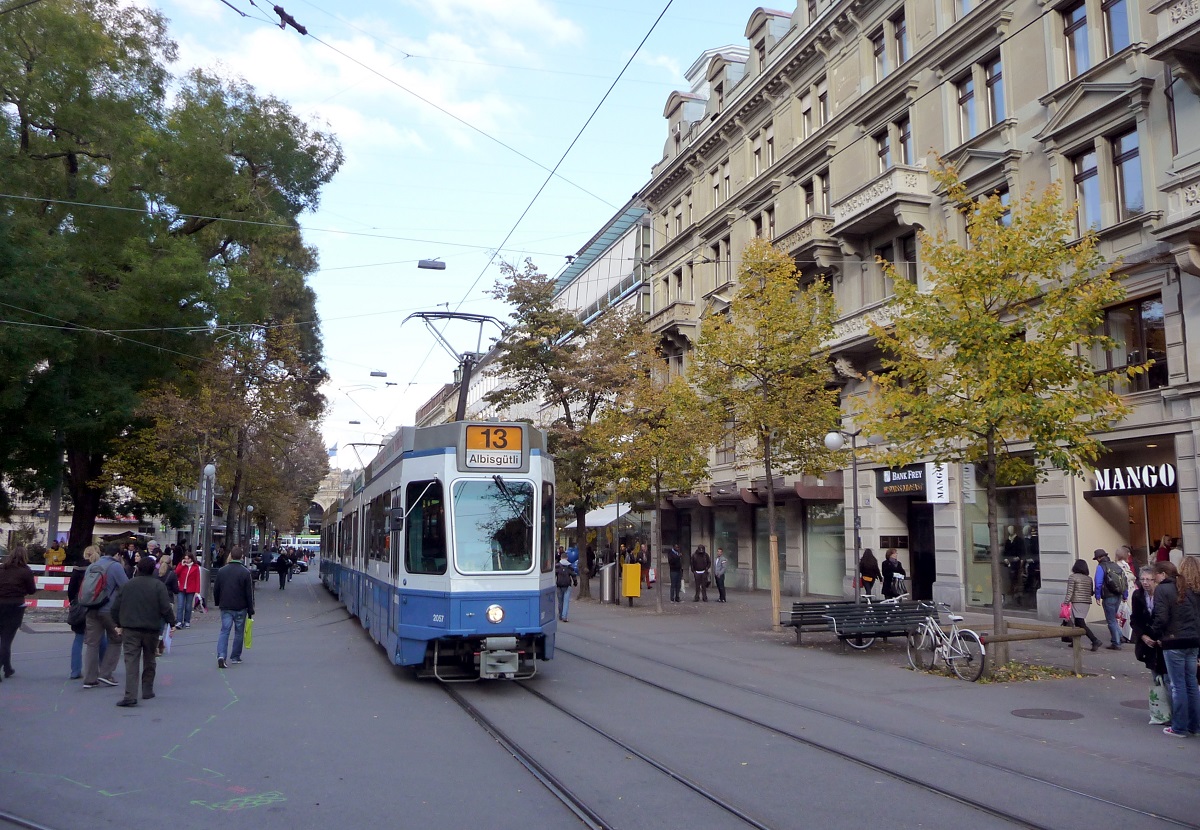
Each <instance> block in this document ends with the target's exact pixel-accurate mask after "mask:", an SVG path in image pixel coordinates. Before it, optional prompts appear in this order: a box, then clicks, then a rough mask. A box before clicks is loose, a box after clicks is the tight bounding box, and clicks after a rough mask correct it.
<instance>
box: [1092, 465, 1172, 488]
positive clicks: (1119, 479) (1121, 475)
mask: <svg viewBox="0 0 1200 830" xmlns="http://www.w3.org/2000/svg"><path fill="white" fill-rule="evenodd" d="M1093 478H1094V480H1095V483H1096V489H1095V490H1094V491H1093V492H1094V493H1095V495H1105V496H1135V495H1146V494H1149V493H1174V492H1176V490H1177V489H1178V488H1177V487H1176V476H1175V465H1173V464H1159V465H1158V466H1154V465H1152V464H1143V465H1141V466H1125V467H1105V468H1104V469H1101V470H1095V471H1094V472H1093Z"/></svg>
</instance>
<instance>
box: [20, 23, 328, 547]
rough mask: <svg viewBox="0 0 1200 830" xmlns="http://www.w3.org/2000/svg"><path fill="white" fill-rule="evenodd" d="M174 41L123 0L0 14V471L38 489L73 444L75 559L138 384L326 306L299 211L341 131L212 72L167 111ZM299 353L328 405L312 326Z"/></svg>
mask: <svg viewBox="0 0 1200 830" xmlns="http://www.w3.org/2000/svg"><path fill="white" fill-rule="evenodd" d="M174 53H175V47H174V44H173V43H172V42H171V41H170V40H169V38H168V37H167V32H166V26H165V22H164V20H163V18H162V17H161V16H160V15H158V14H157V13H154V12H150V11H146V10H144V9H139V8H135V7H129V6H127V5H126V4H122V3H118V2H116V0H63V2H58V3H43V4H34V5H30V6H27V7H24V8H21V9H17V10H14V11H13V12H12V13H11V14H9V15H6V16H5V25H4V26H3V27H0V99H2V100H3V101H4V103H5V107H4V108H2V109H0V156H2V157H3V158H4V164H0V192H2V193H6V194H17V196H19V197H20V198H12V197H6V199H5V201H4V208H3V210H2V211H0V234H2V235H3V240H2V241H0V303H4V305H5V308H6V315H8V316H10V317H15V318H16V319H17V322H16V323H10V324H6V325H5V326H4V327H3V328H0V365H2V367H3V368H2V369H0V474H2V475H3V476H5V481H6V482H8V484H10V485H11V486H13V487H14V488H15V489H17V490H19V491H21V492H24V493H27V494H31V495H32V494H35V493H38V492H45V491H47V490H49V489H51V488H52V487H53V486H54V484H55V482H56V481H58V480H61V478H62V460H63V457H64V455H65V458H66V471H67V473H66V481H67V485H68V490H69V494H68V495H69V500H70V502H71V504H72V506H73V514H72V527H71V536H70V545H69V547H70V548H71V549H72V550H73V551H75V552H78V550H79V549H80V548H82V547H83V546H84V545H86V544H87V543H88V542H90V540H91V535H92V528H93V525H94V520H95V517H96V515H97V513H98V512H100V511H101V510H105V509H108V507H107V506H108V505H109V504H110V503H111V502H112V498H113V493H111V492H108V491H106V490H105V489H104V487H103V482H105V481H106V480H107V481H109V482H111V481H112V480H113V478H112V476H111V475H108V476H106V474H105V464H106V462H107V460H108V458H109V457H110V456H111V455H112V453H113V452H114V450H115V448H116V444H117V442H118V441H121V440H124V439H126V438H128V437H129V436H130V434H131V433H133V432H136V431H138V430H140V429H143V428H145V427H146V426H147V425H148V421H147V420H145V418H144V417H142V415H140V414H139V412H142V410H140V409H139V408H140V407H141V405H142V403H143V400H144V397H145V396H146V395H147V394H150V393H151V392H152V391H153V390H157V389H162V388H164V387H165V386H166V385H175V386H179V387H182V386H184V385H185V381H186V380H187V379H188V378H201V377H203V376H204V373H205V372H206V371H211V372H219V371H220V370H221V367H222V365H223V362H224V360H225V355H224V354H223V351H222V349H223V345H222V341H221V340H220V338H221V337H222V336H223V335H224V334H225V333H227V332H228V331H229V330H230V327H231V326H233V327H241V326H244V325H245V324H247V323H251V322H263V323H272V322H276V321H281V320H285V319H286V318H287V317H288V316H289V315H288V314H284V313H282V312H283V310H285V309H292V310H293V311H294V313H293V314H291V315H290V316H292V317H293V319H303V320H312V319H314V317H315V315H313V314H312V298H311V291H309V290H308V289H307V287H306V286H304V275H305V274H307V273H308V272H309V271H310V270H311V269H312V267H314V262H315V260H314V258H313V254H312V252H311V251H310V250H308V249H307V248H305V247H304V246H303V245H302V244H301V243H300V241H299V233H298V226H297V224H296V216H297V215H298V213H299V212H300V211H301V210H304V209H308V208H311V207H312V206H314V205H315V204H316V199H317V195H318V193H319V190H320V187H321V186H322V185H323V184H324V183H325V182H327V181H328V180H329V178H330V177H331V176H332V175H333V173H334V171H336V169H337V166H338V165H339V164H340V162H341V151H340V149H339V148H338V147H337V144H336V141H334V140H333V139H332V138H331V137H329V136H327V135H325V134H324V133H321V132H319V131H314V130H312V129H310V128H309V127H308V126H307V125H305V124H303V123H302V122H300V121H299V120H298V119H297V118H296V117H295V116H294V115H292V114H291V113H290V112H289V111H288V109H287V107H286V105H284V104H282V103H281V102H279V101H277V100H275V99H272V98H264V97H261V96H257V95H255V94H254V93H253V91H252V90H251V89H250V88H249V87H247V86H246V85H245V84H239V83H232V82H225V81H220V80H218V79H216V78H213V77H211V76H209V75H207V74H205V73H193V74H192V75H191V76H189V78H188V79H187V81H186V82H185V83H184V84H183V85H182V87H181V89H180V90H179V94H178V95H177V96H176V98H175V99H174V100H173V102H172V104H171V106H169V107H168V105H167V104H166V99H165V95H164V89H165V84H166V80H167V77H168V76H167V70H166V66H167V63H168V62H169V61H171V60H173V59H174ZM201 217H203V218H201ZM216 217H220V218H219V219H218V218H216ZM237 220H248V221H247V222H242V221H237ZM306 292H307V294H306ZM189 331H190V332H196V333H194V334H189V333H187V332H189ZM298 348H299V351H300V352H301V353H302V354H303V362H304V363H306V364H307V365H308V367H309V369H308V370H307V378H308V380H309V384H308V386H307V389H306V391H305V392H304V394H305V396H306V397H307V402H308V412H309V415H310V417H317V415H318V414H319V411H320V405H321V401H320V396H319V394H317V392H316V386H317V384H319V382H320V379H321V377H323V374H322V372H321V371H320V369H319V360H320V338H319V331H318V330H317V329H316V328H315V327H312V328H309V329H305V330H304V332H303V335H302V337H301V343H300V345H299V347H298ZM182 391H183V392H184V393H185V394H187V393H189V392H190V391H191V390H187V389H183V390H182ZM0 506H2V504H0Z"/></svg>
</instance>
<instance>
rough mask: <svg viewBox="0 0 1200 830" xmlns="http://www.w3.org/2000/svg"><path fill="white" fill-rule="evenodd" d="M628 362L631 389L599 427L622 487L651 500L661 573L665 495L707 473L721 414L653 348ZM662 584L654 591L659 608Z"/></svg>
mask: <svg viewBox="0 0 1200 830" xmlns="http://www.w3.org/2000/svg"><path fill="white" fill-rule="evenodd" d="M630 363H631V364H632V365H633V367H634V368H635V376H634V381H633V383H632V385H631V387H630V389H629V393H628V394H627V395H625V396H623V397H622V398H620V399H619V400H617V401H615V402H614V405H613V406H612V407H611V408H609V409H608V410H606V411H605V412H604V414H603V415H602V416H601V418H600V421H599V422H598V429H599V434H600V435H601V436H602V440H603V443H604V444H606V445H607V447H608V454H609V456H610V458H611V469H612V475H613V477H614V478H616V479H618V480H619V481H620V482H621V489H623V490H625V491H627V492H628V491H632V492H635V493H639V494H644V495H647V496H648V497H649V498H650V500H651V501H652V503H653V504H654V518H655V521H654V540H653V543H654V545H653V550H652V555H653V557H654V558H653V559H652V560H651V561H654V562H656V563H657V568H658V572H659V573H660V574H661V573H663V563H662V503H663V496H664V494H666V493H671V492H678V491H683V492H687V491H688V490H690V489H691V488H692V487H693V486H695V484H696V483H697V482H698V481H700V480H701V479H703V478H704V477H705V475H707V473H708V452H709V449H710V448H711V447H712V446H713V444H715V443H716V441H717V439H718V438H720V431H721V425H722V421H723V418H722V416H721V415H720V414H719V412H718V411H715V410H714V407H713V406H712V404H711V402H709V401H707V400H705V399H704V398H703V397H702V396H701V395H699V394H698V393H697V392H696V390H695V389H693V388H692V387H691V386H690V385H689V384H688V382H687V381H686V380H685V379H684V378H682V377H678V376H676V377H674V378H672V377H670V375H669V374H668V372H667V368H666V365H665V364H664V363H663V362H662V361H661V360H660V359H659V356H658V354H657V351H649V352H642V353H639V354H633V355H630ZM662 583H663V581H662V579H659V580H658V586H657V590H656V592H655V602H656V605H657V608H658V611H659V612H661V611H662Z"/></svg>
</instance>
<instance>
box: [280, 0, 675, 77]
mask: <svg viewBox="0 0 1200 830" xmlns="http://www.w3.org/2000/svg"><path fill="white" fill-rule="evenodd" d="M299 2H301V3H303V4H304V5H306V6H308V7H309V8H312V9H316V10H317V11H319V12H321V14H324V15H326V16H327V17H332V18H333V19H334V20H336V21H337V22H338V23H341V24H342V25H343V26H346V27H347V28H350V29H353V30H354V31H356V32H358V33H360V34H362V35H365V36H367V37H368V38H370V39H371V40H373V41H375V42H376V43H378V44H379V45H380V46H384V47H386V48H388V49H391V50H393V51H396V52H399V53H400V54H401V55H403V56H404V60H408V59H409V58H413V59H415V60H422V61H431V62H434V63H459V64H463V65H466V66H486V67H488V68H489V69H511V70H513V71H515V72H534V73H538V74H542V75H562V76H563V77H567V78H593V79H596V80H607V79H608V76H607V75H599V74H595V73H590V72H564V71H563V70H561V69H546V68H544V67H540V66H520V65H518V64H509V63H492V62H491V61H471V60H466V59H465V58H447V57H443V56H440V55H436V56H435V55H421V54H418V53H416V52H409V51H408V50H407V49H402V48H401V47H399V46H396V45H395V44H392V43H389V42H387V41H386V40H384V39H383V38H381V37H379V36H378V35H376V34H375V33H374V32H372V31H370V30H369V29H364V28H363V27H361V26H356V25H355V24H354V23H352V22H350V21H349V20H347V19H346V18H344V17H339V16H338V15H336V14H334V13H333V12H331V11H329V10H328V9H323V8H321V7H320V6H318V5H317V4H316V3H312V2H309V0H299ZM626 83H636V84H653V85H654V86H663V87H672V88H673V87H674V84H672V83H671V82H669V81H642V80H636V79H629V80H627V81H626Z"/></svg>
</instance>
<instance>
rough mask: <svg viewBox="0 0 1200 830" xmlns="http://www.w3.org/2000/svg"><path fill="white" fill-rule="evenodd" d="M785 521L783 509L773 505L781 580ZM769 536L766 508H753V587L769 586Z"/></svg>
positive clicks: (785, 537)
mask: <svg viewBox="0 0 1200 830" xmlns="http://www.w3.org/2000/svg"><path fill="white" fill-rule="evenodd" d="M786 530H787V522H786V521H784V518H783V509H782V508H781V507H780V505H778V504H777V505H775V535H776V536H777V537H779V539H778V543H779V574H780V578H781V581H782V576H783V572H784V570H786V569H787V555H786V551H787V532H786ZM770 551H771V538H770V534H768V533H767V508H766V507H756V508H754V580H755V585H754V587H755V588H758V589H760V590H769V589H770V587H771V557H770Z"/></svg>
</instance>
